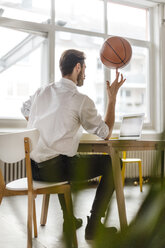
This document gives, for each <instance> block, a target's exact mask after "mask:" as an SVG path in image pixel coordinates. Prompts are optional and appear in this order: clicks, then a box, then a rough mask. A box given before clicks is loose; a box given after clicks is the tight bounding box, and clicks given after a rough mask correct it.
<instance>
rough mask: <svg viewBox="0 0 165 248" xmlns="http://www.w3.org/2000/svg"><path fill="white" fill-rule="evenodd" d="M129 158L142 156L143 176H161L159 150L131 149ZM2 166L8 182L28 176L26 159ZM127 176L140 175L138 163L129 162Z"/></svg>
mask: <svg viewBox="0 0 165 248" xmlns="http://www.w3.org/2000/svg"><path fill="white" fill-rule="evenodd" d="M120 156H122V154H120ZM127 158H141V160H142V174H143V177H150V176H151V175H154V176H159V175H160V174H161V166H160V154H158V152H157V151H135V152H132V151H130V152H127ZM0 167H1V169H2V173H3V175H4V179H5V181H6V183H8V182H10V181H12V180H15V179H18V178H22V177H26V168H25V161H24V160H22V161H20V162H18V163H15V164H7V163H3V162H0ZM125 177H126V178H137V177H139V171H138V165H137V164H135V163H131V164H127V165H126V171H125Z"/></svg>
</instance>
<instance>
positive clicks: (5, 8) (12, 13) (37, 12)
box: [0, 0, 51, 22]
mask: <svg viewBox="0 0 165 248" xmlns="http://www.w3.org/2000/svg"><path fill="white" fill-rule="evenodd" d="M50 4H51V2H50V0H39V1H38V0H8V1H0V9H1V10H0V15H2V16H3V17H8V18H13V19H18V20H24V21H33V22H45V21H46V20H48V19H50Z"/></svg>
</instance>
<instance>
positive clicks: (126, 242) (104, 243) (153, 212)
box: [93, 181, 165, 248]
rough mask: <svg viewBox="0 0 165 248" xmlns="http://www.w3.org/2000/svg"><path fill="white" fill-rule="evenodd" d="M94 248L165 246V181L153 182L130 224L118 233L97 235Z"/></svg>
mask: <svg viewBox="0 0 165 248" xmlns="http://www.w3.org/2000/svg"><path fill="white" fill-rule="evenodd" d="M93 247H94V248H143V247H144V248H165V182H164V183H163V182H162V181H161V182H160V181H159V182H152V184H151V188H150V190H149V193H148V194H147V196H146V198H145V200H144V202H143V203H142V205H141V207H140V209H139V211H138V213H137V215H136V217H135V218H134V219H133V221H132V222H131V223H130V225H129V226H128V227H127V228H126V229H125V230H123V231H120V232H118V233H117V234H113V235H108V236H106V235H105V233H100V232H99V234H98V235H97V239H96V241H95V243H94V246H93Z"/></svg>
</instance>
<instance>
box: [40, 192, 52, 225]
mask: <svg viewBox="0 0 165 248" xmlns="http://www.w3.org/2000/svg"><path fill="white" fill-rule="evenodd" d="M49 198H50V195H49V194H46V195H43V200H42V210H41V219H40V224H41V226H45V224H46V221H47V215H48V207H49Z"/></svg>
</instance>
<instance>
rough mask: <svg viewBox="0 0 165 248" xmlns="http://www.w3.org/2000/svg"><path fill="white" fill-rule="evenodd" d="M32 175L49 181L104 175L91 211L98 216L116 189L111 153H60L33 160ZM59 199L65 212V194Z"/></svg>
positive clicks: (82, 178) (102, 212) (104, 209)
mask: <svg viewBox="0 0 165 248" xmlns="http://www.w3.org/2000/svg"><path fill="white" fill-rule="evenodd" d="M32 175H33V179H34V180H39V181H48V182H61V181H70V182H72V181H73V182H75V181H82V180H88V179H92V178H94V177H97V176H102V178H101V181H100V183H99V185H98V187H97V190H96V195H95V198H94V202H93V205H92V209H91V213H92V214H94V215H96V216H98V218H100V217H101V216H104V214H105V211H106V209H107V206H108V203H109V201H110V198H111V196H112V194H113V191H114V182H113V174H112V163H111V158H110V156H109V155H100V154H97V155H84V154H83V155H76V156H74V157H67V156H65V155H60V156H58V157H55V158H53V159H50V160H47V161H44V162H41V163H36V162H35V161H33V160H32ZM59 200H60V203H61V207H62V209H63V211H64V212H65V206H64V199H63V195H59ZM87 200H88V199H87Z"/></svg>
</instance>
